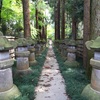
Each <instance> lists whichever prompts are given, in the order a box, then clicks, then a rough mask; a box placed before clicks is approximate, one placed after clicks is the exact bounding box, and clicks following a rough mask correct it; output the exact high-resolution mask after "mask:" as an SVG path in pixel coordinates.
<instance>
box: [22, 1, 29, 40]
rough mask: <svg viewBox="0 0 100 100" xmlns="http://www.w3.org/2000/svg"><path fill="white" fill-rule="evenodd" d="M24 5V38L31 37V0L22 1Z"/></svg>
mask: <svg viewBox="0 0 100 100" xmlns="http://www.w3.org/2000/svg"><path fill="white" fill-rule="evenodd" d="M22 4H23V19H24V37H25V38H26V37H30V36H31V33H30V12H29V0H22Z"/></svg>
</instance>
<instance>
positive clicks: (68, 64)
mask: <svg viewBox="0 0 100 100" xmlns="http://www.w3.org/2000/svg"><path fill="white" fill-rule="evenodd" d="M64 64H65V65H66V67H79V63H78V62H77V61H68V60H66V61H65V63H64Z"/></svg>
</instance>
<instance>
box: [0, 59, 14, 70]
mask: <svg viewBox="0 0 100 100" xmlns="http://www.w3.org/2000/svg"><path fill="white" fill-rule="evenodd" d="M13 64H14V60H13V59H7V60H4V61H0V69H6V68H9V67H11V66H12V65H13Z"/></svg>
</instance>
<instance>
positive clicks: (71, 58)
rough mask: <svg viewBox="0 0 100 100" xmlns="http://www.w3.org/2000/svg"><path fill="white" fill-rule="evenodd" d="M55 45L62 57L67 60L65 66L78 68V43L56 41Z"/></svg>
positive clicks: (73, 41)
mask: <svg viewBox="0 0 100 100" xmlns="http://www.w3.org/2000/svg"><path fill="white" fill-rule="evenodd" d="M55 45H56V46H57V48H58V50H59V51H60V53H61V55H62V57H64V58H65V59H66V61H65V63H64V64H65V65H67V66H68V67H78V66H79V63H78V62H77V61H76V50H77V49H76V42H75V40H63V41H60V42H58V41H55Z"/></svg>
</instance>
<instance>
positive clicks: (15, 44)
mask: <svg viewBox="0 0 100 100" xmlns="http://www.w3.org/2000/svg"><path fill="white" fill-rule="evenodd" d="M9 42H10V44H11V45H12V46H13V48H16V47H17V42H16V41H9Z"/></svg>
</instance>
